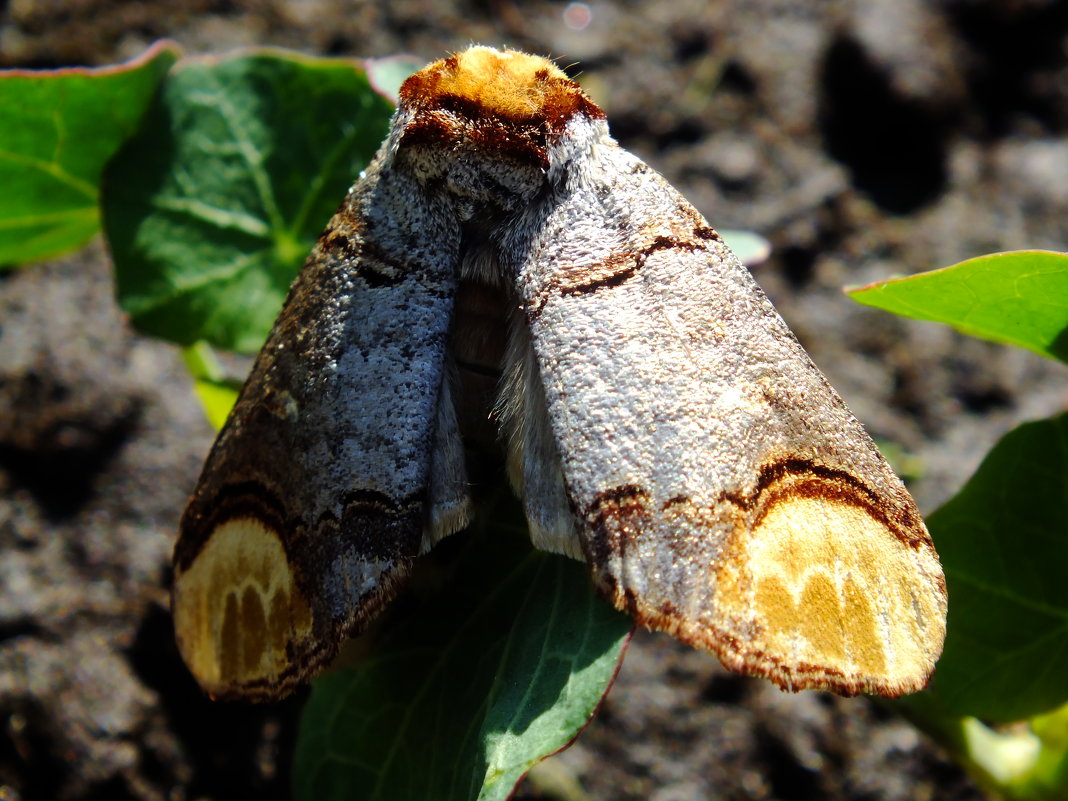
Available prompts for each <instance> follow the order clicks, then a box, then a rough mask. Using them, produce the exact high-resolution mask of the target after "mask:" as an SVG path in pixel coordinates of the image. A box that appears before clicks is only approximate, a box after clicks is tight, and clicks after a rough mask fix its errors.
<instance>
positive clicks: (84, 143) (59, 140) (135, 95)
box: [0, 42, 178, 265]
mask: <svg viewBox="0 0 1068 801" xmlns="http://www.w3.org/2000/svg"><path fill="white" fill-rule="evenodd" d="M177 58H178V50H177V48H176V47H175V45H173V44H171V43H168V42H163V43H160V44H157V45H156V46H154V47H152V48H151V49H149V50H148V51H146V52H145V53H144V54H143V55H141V56H139V57H138V58H135V59H133V60H132V61H129V62H127V63H125V64H120V65H118V66H114V67H103V68H100V69H60V70H39V71H37V70H10V71H6V72H0V120H3V124H2V125H0V186H2V187H3V192H0V265H8V264H21V263H25V262H29V261H35V260H38V259H44V258H47V257H49V256H54V255H56V254H58V253H62V252H64V251H67V250H73V249H74V248H76V247H78V246H80V245H83V244H84V243H85V242H86V240H88V239H89V237H91V236H92V235H93V234H95V233H96V232H97V231H98V230H99V229H100V213H99V211H98V196H99V192H100V174H101V172H102V171H103V169H104V164H105V163H106V162H107V160H108V159H109V158H111V157H112V155H114V153H115V151H117V150H118V149H119V147H120V146H121V145H122V143H123V142H124V141H126V139H127V138H128V137H129V136H130V135H131V134H132V133H133V132H134V130H136V128H137V125H138V123H139V122H140V120H141V117H142V116H143V115H144V113H145V109H147V108H148V104H149V102H150V101H151V99H152V95H153V93H154V92H155V90H156V87H157V86H158V84H159V82H160V80H161V79H162V78H163V75H164V73H166V72H167V70H168V69H169V68H170V66H171V64H173V63H174V61H175V60H176V59H177Z"/></svg>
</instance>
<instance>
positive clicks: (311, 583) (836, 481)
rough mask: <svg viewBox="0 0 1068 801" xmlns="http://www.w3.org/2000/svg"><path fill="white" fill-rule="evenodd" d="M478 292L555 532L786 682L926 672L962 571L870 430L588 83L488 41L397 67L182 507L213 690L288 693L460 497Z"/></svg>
mask: <svg viewBox="0 0 1068 801" xmlns="http://www.w3.org/2000/svg"><path fill="white" fill-rule="evenodd" d="M487 300H488V301H489V302H488V304H487ZM487 309H488V310H489V311H488V312H486V310H487ZM481 313H491V314H492V313H496V314H499V315H501V316H502V317H505V318H507V326H508V335H507V346H506V347H504V348H501V357H500V358H501V363H500V364H499V367H500V369H501V372H502V375H503V378H502V380H501V385H500V386H501V391H500V398H499V400H498V402H497V405H496V417H497V419H498V420H499V423H500V436H501V440H502V441H504V442H506V443H507V448H508V465H509V476H510V479H511V482H512V484H513V486H514V488H515V489H516V491H517V492H518V494H519V495H520V496H521V498H522V500H523V505H524V508H525V511H526V516H527V521H528V524H529V528H530V536H531V539H532V541H533V543H534V545H535V546H536V547H538V548H542V549H545V550H548V551H554V552H558V553H563V554H567V555H569V556H572V557H574V558H577V559H583V560H585V561H586V562H587V563H588V566H589V569H590V573H591V576H592V578H593V581H594V583H595V585H596V586H597V587H598V589H599V590H600V591H601V593H602V594H603V595H604V596H605V597H606V598H607V599H609V600H610V601H611V602H612V603H613V604H614V605H615V606H616V607H617V608H619V609H622V610H625V611H627V612H629V613H630V614H631V615H633V616H634V618H635V619H636V620H637V621H638V622H639V623H641V624H643V625H645V626H648V627H650V628H654V629H659V630H664V631H667V632H669V633H671V634H673V635H674V636H676V637H678V638H679V639H681V640H683V641H684V642H687V643H689V644H691V645H694V646H696V647H698V648H702V649H705V650H707V651H710V652H712V653H714V654H716V655H717V656H718V657H719V658H720V660H722V661H723V663H724V664H726V665H727V666H728V667H729V668H732V669H734V670H738V671H741V672H744V673H749V674H755V675H759V676H764V677H766V678H768V679H770V680H771V681H773V682H774V683H775V684H777V685H779V686H780V687H782V688H785V689H790V690H798V689H803V688H825V689H830V690H834V691H836V692H840V693H846V694H852V693H857V692H871V693H880V694H884V695H900V694H902V693H906V692H911V691H913V690H917V689H919V688H921V687H923V686H924V685H925V684H926V682H927V680H928V678H929V677H930V674H931V671H932V669H933V666H934V663H935V660H936V659H937V658H938V655H939V654H940V652H941V649H942V641H943V638H944V634H945V615H946V593H945V581H944V578H943V575H942V570H941V567H940V565H939V562H938V557H937V555H936V553H935V550H934V546H933V544H932V542H931V538H930V536H929V535H928V533H927V530H926V528H925V527H924V524H923V522H922V520H921V518H920V515H919V513H918V511H917V509H916V506H915V504H914V503H913V501H912V499H911V497H910V496H909V494H908V493H907V491H906V490H905V488H904V487H903V485H902V484H901V482H900V480H899V479H898V478H897V476H896V475H894V473H893V472H892V470H891V469H890V468H889V466H888V465H887V464H886V462H885V461H884V459H883V458H882V457H881V456H880V454H879V452H878V450H877V449H876V447H875V445H874V444H873V443H872V441H871V439H870V438H869V437H868V436H867V434H866V433H865V432H864V431H863V429H862V428H861V426H860V424H859V423H858V422H857V421H856V420H855V419H854V417H853V416H852V415H851V414H850V412H849V411H848V409H846V407H845V405H844V404H843V402H842V400H841V399H840V398H839V396H838V395H837V394H836V393H835V391H834V390H833V389H832V388H831V387H830V386H829V385H828V383H827V381H826V380H825V379H824V377H823V376H822V375H821V374H820V372H819V371H818V370H817V368H816V367H815V366H814V365H813V363H812V362H811V360H810V359H809V358H808V356H807V355H806V354H805V352H804V351H803V350H802V348H801V346H800V345H799V344H798V342H797V340H796V339H795V338H794V336H793V335H792V334H791V332H790V331H789V330H788V329H787V327H786V325H785V323H784V322H783V321H782V319H781V318H780V317H779V316H778V314H777V313H776V312H775V310H774V309H773V308H772V306H771V305H770V303H769V302H768V300H767V299H766V297H765V296H764V293H763V292H762V291H761V290H760V289H759V288H758V287H757V285H756V284H755V283H754V281H753V280H752V278H751V277H750V275H749V273H748V271H747V270H746V269H745V267H744V266H742V265H741V264H740V263H739V262H738V260H737V259H736V258H735V256H734V255H733V254H732V253H731V252H730V250H729V249H728V248H727V247H726V246H725V245H724V244H723V242H722V240H721V239H720V237H719V235H718V234H717V233H716V231H715V230H713V229H712V228H711V227H710V226H709V225H708V223H707V222H705V220H704V219H703V218H702V217H701V215H700V214H699V213H698V212H697V211H696V210H695V209H694V208H693V207H692V206H691V205H690V204H689V203H688V202H686V200H684V199H683V198H682V197H681V196H680V195H679V194H678V193H677V192H676V191H675V190H674V189H673V188H672V187H671V186H670V185H668V184H667V183H666V182H665V181H664V179H663V178H662V177H660V176H659V175H658V174H657V173H656V172H654V171H653V170H652V169H650V168H649V167H648V166H646V165H645V164H644V163H642V162H641V161H640V160H639V159H637V158H636V157H635V156H633V155H632V154H630V153H628V152H627V151H625V150H623V149H622V148H620V147H619V146H618V145H617V144H616V143H615V142H614V141H613V140H612V139H611V137H610V136H609V134H608V127H607V124H606V122H605V115H604V113H603V112H602V111H601V109H599V108H598V107H597V106H596V105H594V104H593V102H592V101H591V100H590V99H589V98H588V97H587V96H586V95H585V94H584V93H583V92H582V90H581V89H580V88H579V87H578V86H577V85H576V84H575V83H574V82H572V81H571V80H570V79H569V78H568V77H567V76H566V75H565V74H564V73H563V72H562V71H561V70H559V69H558V68H557V67H556V66H555V65H554V64H553V63H551V62H549V61H547V60H545V59H542V58H539V57H535V56H530V55H526V54H522V53H517V52H511V51H504V52H501V51H497V50H493V49H490V48H485V47H472V48H470V49H468V50H467V51H465V52H462V53H459V54H457V55H454V56H452V57H450V58H446V59H444V60H441V61H438V62H436V63H434V64H431V65H430V66H428V67H426V68H425V69H423V70H421V71H420V72H418V73H416V74H415V75H413V76H412V77H411V78H409V79H408V80H407V82H406V83H405V84H404V85H403V88H402V90H401V95H400V105H399V107H398V109H397V111H396V114H395V116H394V118H393V121H392V125H391V129H390V133H389V135H388V138H387V139H386V141H385V142H384V143H383V145H382V147H381V149H380V150H379V152H378V154H377V156H376V157H375V159H374V160H373V162H372V163H371V165H370V166H369V167H368V168H367V169H366V171H365V172H364V173H363V174H362V175H361V176H360V178H359V180H358V181H357V182H356V184H355V185H354V186H353V187H352V189H351V190H350V192H349V194H348V196H347V197H346V199H345V201H344V203H343V204H342V205H341V207H340V209H339V210H338V212H337V214H336V215H335V216H334V218H333V219H332V220H331V221H330V224H329V226H328V227H327V229H326V231H325V232H324V233H323V235H322V236H321V237H320V239H319V242H318V244H317V246H316V248H315V250H314V251H313V253H312V254H311V256H310V257H309V259H308V261H307V263H306V264H305V266H304V269H303V271H302V272H301V274H300V276H299V277H298V278H297V280H296V282H295V283H294V284H293V287H292V289H291V291H290V293H289V297H288V299H287V300H286V303H285V306H284V308H283V310H282V312H281V314H280V315H279V317H278V320H277V322H276V323H275V326H274V329H273V331H272V332H271V334H270V337H269V339H268V341H267V343H266V345H265V346H264V348H263V350H262V351H261V353H260V355H259V358H258V359H257V360H256V363H255V365H254V367H253V369H252V372H251V375H250V376H249V378H248V381H247V383H246V384H245V387H244V389H243V390H242V392H241V395H240V397H239V399H238V401H237V404H236V406H235V407H234V409H233V412H232V413H231V415H230V418H229V420H228V421H227V423H226V425H225V426H224V428H223V429H222V431H221V432H220V434H219V436H218V439H217V440H216V442H215V445H214V447H213V449H212V451H211V454H210V456H209V457H208V460H207V463H206V465H205V467H204V470H203V473H202V475H201V477H200V481H199V484H198V486H197V488H196V491H195V494H194V496H193V498H192V500H191V501H190V504H189V507H188V509H187V510H186V512H185V515H184V517H183V519H182V523H181V532H180V537H179V540H178V543H177V546H176V549H175V554H174V564H175V581H174V593H173V609H174V619H175V627H176V631H177V638H178V643H179V647H180V650H181V653H182V655H183V657H184V659H185V661H186V663H187V664H188V666H189V667H190V669H191V670H192V672H193V674H194V675H195V676H196V678H197V680H198V681H199V682H200V684H201V685H202V686H203V687H204V688H205V690H207V691H208V692H210V693H211V694H213V695H215V696H221V697H247V698H253V699H267V698H276V697H280V696H282V695H285V694H286V693H288V692H289V691H291V690H292V689H293V688H294V687H295V686H296V685H297V684H298V683H300V682H301V681H304V680H305V679H307V678H308V677H309V676H310V675H312V674H313V673H314V672H315V671H316V670H317V669H318V668H319V667H320V666H322V665H323V664H324V663H326V662H327V661H329V660H330V659H331V658H332V657H333V656H334V655H335V654H336V653H337V651H338V648H339V646H340V643H341V642H342V641H343V640H344V639H345V638H347V637H349V636H351V635H353V634H356V633H358V632H360V631H361V630H363V629H364V628H365V627H366V626H367V624H368V623H369V622H370V621H371V620H372V618H374V617H375V616H376V615H377V614H378V612H379V611H380V610H381V609H382V607H383V606H384V605H385V604H386V603H387V602H388V601H389V600H390V598H391V597H392V596H393V595H394V593H395V591H396V589H397V587H398V585H399V584H400V583H402V582H403V581H404V579H405V577H406V576H407V574H408V573H409V570H410V568H411V565H412V563H413V560H415V559H416V557H418V556H419V555H420V554H423V553H425V552H426V551H428V550H429V549H430V548H432V547H433V546H434V544H435V543H436V542H438V541H439V540H441V539H442V538H443V537H445V536H447V535H449V534H451V533H453V532H455V531H457V530H459V529H461V528H463V527H464V526H465V525H466V524H467V523H468V519H469V516H470V501H469V498H468V484H467V473H466V470H465V464H464V448H463V444H462V441H461V426H460V424H459V422H458V418H459V415H458V410H462V409H463V408H464V404H465V403H468V401H469V399H468V398H465V397H463V392H462V391H461V387H462V384H463V382H462V381H461V380H460V379H459V378H458V375H460V373H461V372H462V371H463V369H464V367H465V365H466V364H467V363H468V362H469V361H470V360H471V358H472V357H471V353H472V350H473V349H474V350H479V349H481V350H485V348H486V346H487V345H489V346H492V344H493V343H492V342H490V343H487V342H479V341H478V340H479V334H478V331H479V328H478V326H477V325H475V324H473V323H472V322H471V321H472V320H473V319H475V318H477V317H478V315H479V314H481ZM483 339H484V337H483Z"/></svg>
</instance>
